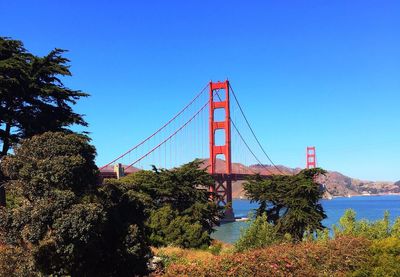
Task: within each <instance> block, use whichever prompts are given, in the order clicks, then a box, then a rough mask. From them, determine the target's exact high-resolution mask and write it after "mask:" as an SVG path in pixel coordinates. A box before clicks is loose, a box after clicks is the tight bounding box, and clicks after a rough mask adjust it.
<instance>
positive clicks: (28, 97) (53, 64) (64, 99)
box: [0, 37, 88, 206]
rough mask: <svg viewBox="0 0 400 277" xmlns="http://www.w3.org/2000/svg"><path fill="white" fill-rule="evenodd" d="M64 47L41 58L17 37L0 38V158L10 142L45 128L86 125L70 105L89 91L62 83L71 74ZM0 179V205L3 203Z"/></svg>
mask: <svg viewBox="0 0 400 277" xmlns="http://www.w3.org/2000/svg"><path fill="white" fill-rule="evenodd" d="M64 52H65V50H62V49H54V50H52V51H51V52H50V53H49V54H47V55H46V56H44V57H38V56H35V55H33V54H31V53H29V52H28V51H27V50H26V49H25V48H24V46H23V43H22V42H21V41H18V40H13V39H10V38H5V37H0V142H1V143H2V147H1V151H0V160H1V158H2V157H4V156H5V155H7V153H8V151H9V150H10V147H11V145H12V143H16V142H18V141H19V140H20V139H23V138H28V137H31V136H33V135H36V134H41V133H44V132H46V131H68V129H66V128H67V127H68V126H70V125H73V124H78V125H83V126H87V123H86V122H85V120H84V119H83V117H82V115H80V114H77V113H75V112H74V111H73V110H72V107H71V106H72V105H74V104H75V103H76V101H77V100H78V99H79V98H81V97H87V96H88V94H86V93H83V92H81V91H79V90H72V89H70V88H68V87H66V86H64V84H63V82H62V81H61V77H65V76H71V72H70V70H69V65H68V63H69V60H68V59H67V58H65V57H63V54H64ZM1 183H2V182H1V180H0V205H3V206H4V205H5V192H4V187H3V186H2V184H1Z"/></svg>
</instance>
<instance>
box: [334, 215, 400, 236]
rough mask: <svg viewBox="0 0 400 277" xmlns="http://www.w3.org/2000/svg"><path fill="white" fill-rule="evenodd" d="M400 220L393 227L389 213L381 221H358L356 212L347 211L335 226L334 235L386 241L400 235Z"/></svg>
mask: <svg viewBox="0 0 400 277" xmlns="http://www.w3.org/2000/svg"><path fill="white" fill-rule="evenodd" d="M399 226H400V219H399V218H398V219H397V220H396V222H395V224H394V225H393V226H392V227H391V226H390V220H389V212H388V211H386V212H385V214H384V216H383V218H382V219H381V220H376V221H369V220H366V219H362V220H356V212H355V211H354V210H352V209H348V210H346V211H345V213H344V215H343V216H342V217H341V218H340V220H339V224H338V225H337V226H336V225H334V226H333V232H334V235H335V236H336V237H337V236H341V235H352V236H362V237H365V238H368V239H371V240H375V239H384V238H388V237H390V236H398V235H399Z"/></svg>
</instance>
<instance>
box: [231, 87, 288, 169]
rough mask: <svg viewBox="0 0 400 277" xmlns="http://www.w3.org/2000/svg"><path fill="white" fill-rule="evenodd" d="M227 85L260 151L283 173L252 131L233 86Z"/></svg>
mask: <svg viewBox="0 0 400 277" xmlns="http://www.w3.org/2000/svg"><path fill="white" fill-rule="evenodd" d="M229 87H230V89H231V91H232V94H233V97H234V98H235V101H236V103H237V105H238V107H239V110H240V112H241V114H242V115H243V118H244V120H245V121H246V123H247V126H248V127H249V129H250V131H251V133H252V134H253V137H254V139H255V140H256V142H257V144H258V146H259V147H260V148H261V150H262V152H263V153H264V155H265V156H266V157H267V159H268V160H269V161H270V163H271V164H272V165H273V166H274V167H275V168H276V169H277V170H278V171H279V172H280V173H281V174H285V173H283V172H282V171H281V170H280V169H279V167H277V166H276V165H275V163H274V162H273V161H272V159H271V158H270V156H269V155H268V154H267V152H266V151H265V149H264V147H263V146H262V145H261V143H260V141H259V140H258V138H257V136H256V134H255V133H254V130H253V128H252V127H251V125H250V122H249V121H248V120H247V117H246V115H245V114H244V111H243V109H242V106H241V105H240V103H239V101H238V99H237V97H236V94H235V91H234V90H233V88H232V86H231V85H230V84H229Z"/></svg>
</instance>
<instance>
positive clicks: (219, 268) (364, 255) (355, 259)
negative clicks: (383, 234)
mask: <svg viewBox="0 0 400 277" xmlns="http://www.w3.org/2000/svg"><path fill="white" fill-rule="evenodd" d="M369 245H370V243H369V241H368V240H366V239H364V238H354V237H345V236H343V237H340V238H337V239H335V240H331V241H327V242H326V243H323V244H322V243H314V242H302V243H298V244H291V243H282V244H277V245H272V246H269V247H267V248H263V249H257V250H252V251H246V252H244V253H235V254H225V255H221V256H216V257H215V258H214V259H212V260H207V261H203V262H199V263H186V264H182V263H172V264H171V265H170V266H169V267H167V268H166V276H334V275H340V276H343V275H346V274H349V273H351V272H352V271H354V270H357V269H359V268H360V265H361V264H364V263H365V262H366V261H367V260H368V254H369V252H368V247H369Z"/></svg>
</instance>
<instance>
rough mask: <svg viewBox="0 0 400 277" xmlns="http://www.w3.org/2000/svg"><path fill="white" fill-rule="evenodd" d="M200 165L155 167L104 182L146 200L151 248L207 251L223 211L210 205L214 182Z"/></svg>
mask: <svg viewBox="0 0 400 277" xmlns="http://www.w3.org/2000/svg"><path fill="white" fill-rule="evenodd" d="M200 165H201V161H198V160H196V161H193V162H190V163H188V164H185V165H183V166H181V167H178V168H175V169H171V170H167V169H157V168H156V167H154V168H153V170H152V171H139V172H136V173H133V174H130V175H128V176H126V177H124V178H121V179H120V180H107V181H106V182H107V183H108V184H115V185H125V186H127V187H129V189H131V190H134V191H137V192H140V193H142V194H144V195H146V196H147V197H148V199H149V201H147V202H146V203H147V205H146V211H147V212H148V213H149V214H150V216H149V219H148V220H147V222H146V225H147V227H148V229H149V238H150V241H151V244H152V245H153V246H157V247H160V246H167V245H174V246H181V247H184V248H199V247H207V246H209V245H210V243H211V237H210V234H211V232H212V231H213V230H214V226H216V225H217V224H218V221H219V219H220V218H221V217H222V210H221V208H220V207H218V206H217V205H216V204H215V203H214V202H213V201H210V192H208V190H207V187H208V186H209V185H210V183H212V182H213V180H212V178H211V176H210V175H209V174H208V173H207V172H206V170H205V169H200ZM150 200H151V201H150Z"/></svg>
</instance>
